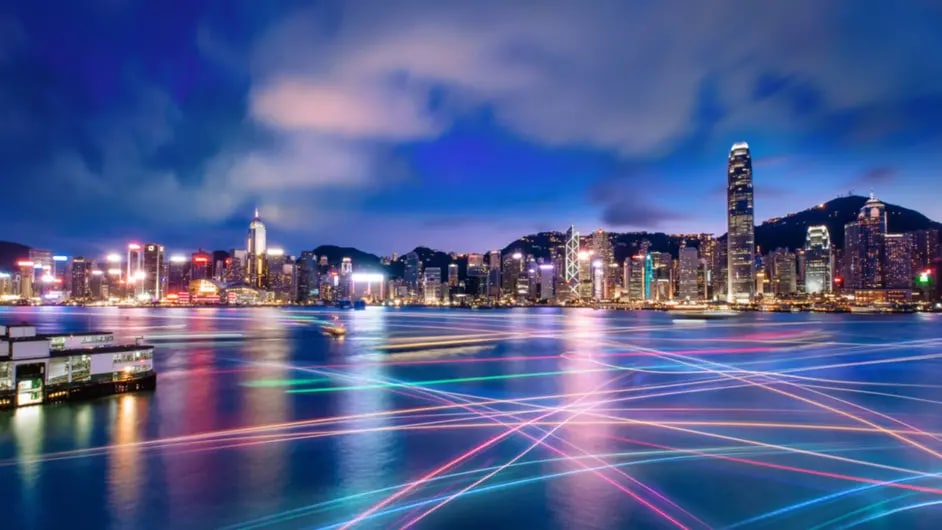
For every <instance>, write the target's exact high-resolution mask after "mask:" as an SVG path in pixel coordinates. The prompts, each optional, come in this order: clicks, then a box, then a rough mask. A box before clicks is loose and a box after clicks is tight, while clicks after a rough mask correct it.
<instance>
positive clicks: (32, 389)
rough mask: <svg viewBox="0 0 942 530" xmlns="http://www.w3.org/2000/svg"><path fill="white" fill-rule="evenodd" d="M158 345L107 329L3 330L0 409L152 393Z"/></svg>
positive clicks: (24, 327) (25, 326)
mask: <svg viewBox="0 0 942 530" xmlns="http://www.w3.org/2000/svg"><path fill="white" fill-rule="evenodd" d="M153 356H154V347H153V346H150V345H147V344H142V343H141V342H140V340H138V341H137V342H136V343H134V344H119V343H116V342H115V339H114V334H113V333H111V332H105V331H92V332H83V333H60V334H38V333H37V332H36V328H35V327H34V326H31V325H29V324H14V325H7V326H0V409H9V408H16V407H23V406H27V405H37V404H41V403H54V402H62V401H75V400H82V399H91V398H96V397H100V396H107V395H111V394H121V393H124V392H136V391H141V390H153V389H154V388H156V385H157V374H156V373H155V372H154V366H153Z"/></svg>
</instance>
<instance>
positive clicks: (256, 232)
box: [245, 209, 268, 289]
mask: <svg viewBox="0 0 942 530" xmlns="http://www.w3.org/2000/svg"><path fill="white" fill-rule="evenodd" d="M266 237H267V234H266V229H265V223H263V222H262V218H261V217H260V216H259V214H258V209H256V210H255V217H254V218H252V222H250V223H249V235H248V239H247V241H246V246H245V252H246V254H247V257H246V258H247V263H246V270H245V272H246V276H247V277H246V279H247V280H248V283H249V284H250V285H252V286H253V287H256V288H259V289H261V288H262V287H263V284H264V282H265V262H266V258H265V256H266V250H267V248H268V247H267V246H266V245H267V241H266Z"/></svg>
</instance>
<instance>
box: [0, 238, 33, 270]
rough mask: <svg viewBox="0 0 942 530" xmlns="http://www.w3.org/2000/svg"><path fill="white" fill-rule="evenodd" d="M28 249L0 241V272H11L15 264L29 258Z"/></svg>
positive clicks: (24, 246)
mask: <svg viewBox="0 0 942 530" xmlns="http://www.w3.org/2000/svg"><path fill="white" fill-rule="evenodd" d="M29 248H30V247H28V246H26V245H22V244H20V243H14V242H12V241H0V271H7V272H10V271H13V270H14V269H16V262H17V261H19V260H21V259H23V258H27V257H29Z"/></svg>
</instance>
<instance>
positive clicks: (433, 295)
mask: <svg viewBox="0 0 942 530" xmlns="http://www.w3.org/2000/svg"><path fill="white" fill-rule="evenodd" d="M422 284H423V285H424V291H423V292H424V293H425V303H426V304H437V303H439V301H440V300H441V298H442V297H441V291H442V289H441V286H442V269H441V268H439V267H428V268H426V269H425V270H424V271H423V272H422Z"/></svg>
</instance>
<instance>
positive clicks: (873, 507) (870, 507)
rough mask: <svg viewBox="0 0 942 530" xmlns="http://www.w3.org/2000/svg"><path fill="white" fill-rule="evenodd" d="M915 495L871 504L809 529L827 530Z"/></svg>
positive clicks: (907, 494) (903, 495)
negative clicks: (854, 517) (856, 516)
mask: <svg viewBox="0 0 942 530" xmlns="http://www.w3.org/2000/svg"><path fill="white" fill-rule="evenodd" d="M913 495H915V493H904V494H902V495H898V496H896V497H890V498H889V499H886V500H882V501H880V502H875V503H873V504H869V505H867V506H864V507H863V508H858V509H856V510H854V511H852V512H847V513H845V514H844V515H840V516H838V517H835V518H834V519H831V520H830V521H826V522H823V523H821V524H818V525H815V526H813V527H811V528H809V529H808V530H821V529H822V528H826V527H828V526H831V525H834V524H837V523H839V522H841V521H846V520H847V519H850V518H851V517H853V516H855V515H858V514H861V513H866V512H868V511H871V510H874V511H875V510H877V509H878V508H880V507H881V506H883V505H885V504H889V503H891V502H895V501H898V500H900V499H905V498H908V497H912V496H913Z"/></svg>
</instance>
